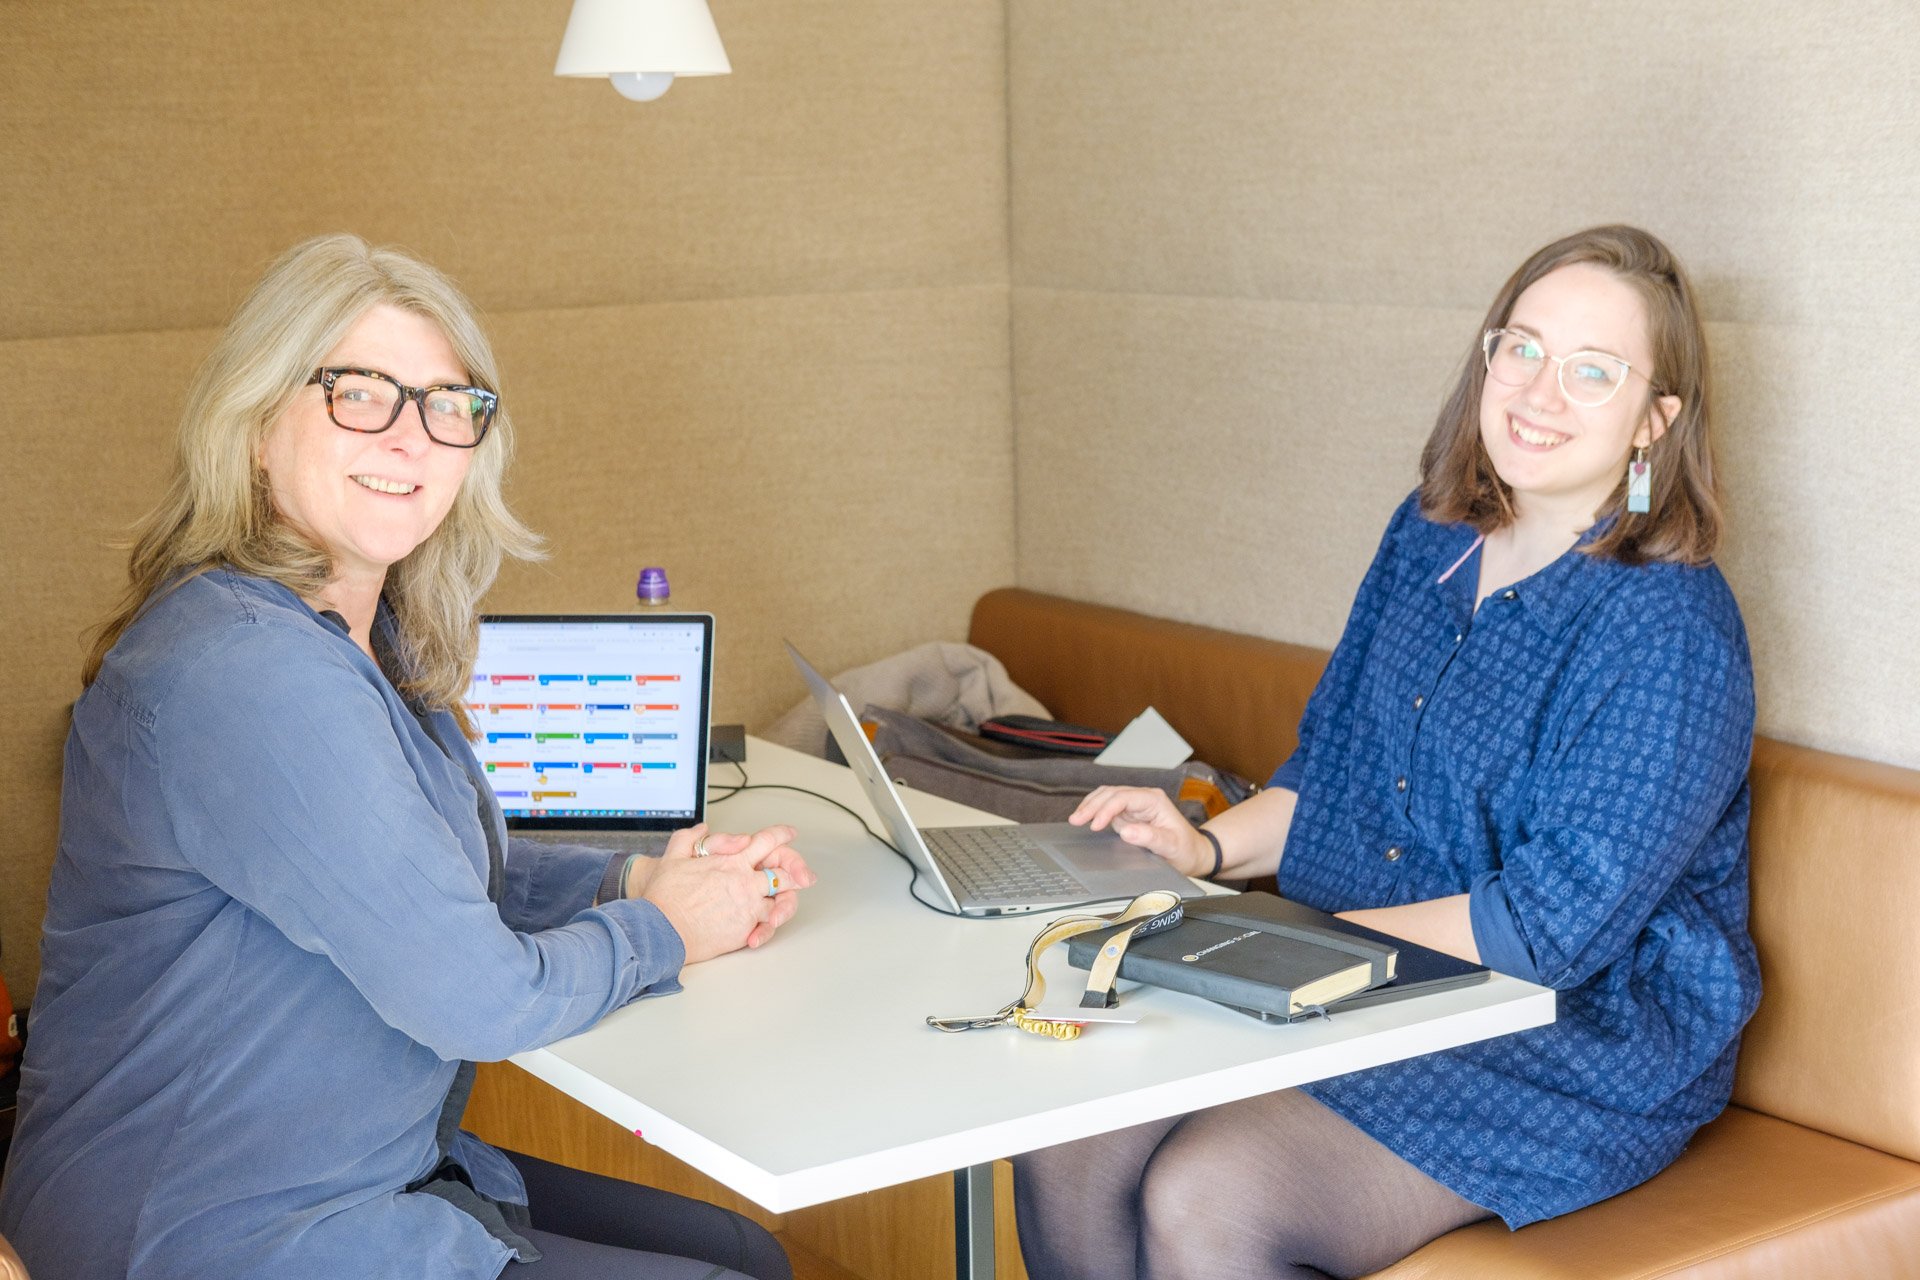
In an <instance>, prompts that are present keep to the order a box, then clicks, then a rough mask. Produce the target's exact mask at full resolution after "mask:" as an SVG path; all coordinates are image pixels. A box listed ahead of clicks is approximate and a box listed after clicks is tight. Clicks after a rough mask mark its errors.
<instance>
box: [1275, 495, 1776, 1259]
mask: <svg viewBox="0 0 1920 1280" xmlns="http://www.w3.org/2000/svg"><path fill="white" fill-rule="evenodd" d="M1474 541H1475V535H1474V532H1473V530H1472V529H1469V528H1466V527H1464V526H1459V525H1451V526H1449V525H1438V524H1434V523H1432V522H1430V521H1428V520H1426V519H1424V518H1423V517H1422V516H1421V515H1420V513H1419V509H1418V506H1417V503H1416V501H1415V500H1414V499H1412V498H1409V499H1408V500H1407V502H1406V503H1404V504H1403V505H1402V506H1401V507H1400V509H1399V510H1398V511H1397V512H1396V513H1395V515H1394V517H1393V520H1392V522H1391V523H1390V524H1389V525H1388V527H1387V532H1386V536H1385V538H1384V539H1383V540H1382V541H1381V544H1380V549H1379V552H1378V553H1377V554H1376V556H1375V558H1374V562H1373V566H1372V568H1370V569H1369V570H1368V572H1367V576H1366V579H1365V580H1364V581H1363V582H1362V583H1361V586H1360V592H1359V596H1358V598H1357V599H1356V600H1355V602H1354V606H1353V613H1352V616H1351V617H1350V618H1349V620H1348V622H1347V626H1346V630H1345V632H1344V634H1343V635H1342V636H1341V639H1340V644H1339V646H1338V647H1337V648H1336V649H1335V650H1334V654H1333V658H1332V660H1331V662H1330V663H1329V665H1328V667H1327V671H1326V674H1325V675H1324V676H1323V677H1322V678H1321V681H1320V684H1319V687H1318V688H1317V689H1316V690H1315V692H1314V695H1313V698H1312V700H1311V701H1310V702H1309V704H1308V707H1307V711H1306V714H1305V716H1304V717H1303V719H1302V722H1301V729H1300V747H1299V749H1298V751H1296V752H1295V754H1294V755H1293V756H1292V757H1291V758H1290V759H1289V760H1288V761H1287V762H1286V763H1285V764H1283V765H1282V766H1281V767H1280V769H1279V770H1278V771H1277V772H1276V773H1275V775H1274V778H1273V782H1274V784H1275V785H1279V786H1285V787H1290V788H1293V789H1294V790H1296V791H1297V792H1298V793H1299V802H1298V806H1297V808H1296V809H1295V813H1294V818H1293V826H1292V829H1291V831H1290V833H1289V835H1288V838H1287V844H1286V851H1285V856H1284V858H1283V861H1282V862H1281V866H1280V888H1281V892H1282V893H1283V894H1285V895H1286V896H1288V897H1291V898H1296V899H1299V900H1300V901H1303V902H1307V903H1310V904H1312V905H1314V906H1317V907H1320V908H1322V909H1324V910H1329V911H1344V910H1349V909H1353V908H1360V907H1384V906H1393V905H1397V904H1400V903H1408V902H1421V901H1426V900H1429V899H1433V898H1441V897H1447V896H1449V895H1453V894H1460V893H1470V894H1471V897H1470V899H1469V909H1470V913H1471V919H1472V923H1473V935H1474V940H1475V942H1476V944H1477V945H1478V946H1479V948H1480V954H1481V957H1482V959H1483V960H1484V961H1485V962H1486V963H1488V964H1489V965H1491V966H1493V967H1494V968H1496V969H1498V970H1500V971H1502V972H1505V973H1510V974H1513V975H1515V976H1517V977H1521V978H1526V979H1528V980H1529V981H1533V982H1539V983H1543V984H1545V985H1547V986H1550V987H1554V988H1556V989H1557V990H1558V991H1559V1010H1558V1018H1557V1021H1556V1022H1555V1023H1554V1024H1553V1025H1552V1026H1549V1027H1543V1028H1540V1029H1538V1030H1534V1031H1527V1032H1522V1033H1519V1034H1517V1035H1511V1036H1504V1037H1500V1038H1498V1039H1494V1040H1490V1041H1486V1042H1483V1043H1480V1044H1475V1045H1469V1046H1466V1047H1464V1048H1460V1049H1455V1050H1452V1051H1450V1052H1446V1053H1439V1054H1433V1055H1429V1056H1426V1057H1422V1058H1416V1059H1413V1060H1411V1061H1407V1062H1402V1063H1397V1064H1393V1065H1390V1066H1386V1067H1380V1068H1376V1069H1374V1070H1371V1071H1365V1072H1359V1073H1356V1074H1354V1075H1350V1076H1344V1077H1340V1078H1338V1079H1334V1080H1329V1081H1326V1082H1323V1083H1321V1084H1318V1085H1314V1086H1311V1087H1310V1089H1309V1092H1310V1093H1312V1094H1313V1096H1314V1097H1316V1098H1318V1099H1320V1100H1321V1101H1322V1102H1324V1103H1326V1104H1327V1105H1328V1106H1330V1107H1331V1108H1332V1109H1333V1110H1335V1111H1337V1112H1339V1113H1340V1114H1341V1115H1343V1116H1345V1117H1346V1118H1347V1119H1349V1120H1350V1121H1352V1122H1353V1123H1355V1124H1356V1125H1358V1126H1359V1127H1360V1128H1362V1129H1364V1130H1365V1131H1366V1132H1368V1133H1370V1134H1372V1135H1373V1136H1374V1137H1375V1138H1377V1139H1378V1140H1379V1141H1381V1142H1382V1143H1384V1144H1385V1145H1386V1146H1388V1147H1390V1148H1391V1149H1392V1150H1394V1151H1395V1152H1397V1153H1399V1155H1400V1156H1402V1157H1403V1158H1404V1159H1406V1160H1408V1161H1409V1162H1411V1163H1412V1164H1413V1165H1415V1166H1416V1167H1418V1168H1419V1169H1421V1170H1423V1171H1424V1172H1425V1173H1427V1174H1428V1175H1429V1176H1431V1177H1433V1178H1435V1179H1437V1180H1438V1181H1440V1182H1442V1183H1444V1184H1446V1185H1447V1186H1449V1187H1451V1188H1452V1189H1453V1190H1455V1191H1456V1192H1458V1193H1459V1194H1460V1195H1462V1196H1464V1197H1466V1198H1467V1199H1469V1200H1471V1201H1473V1202H1474V1203H1476V1204H1479V1205H1482V1206H1485V1207H1486V1208H1488V1209H1491V1210H1493V1211H1494V1212H1495V1213H1497V1214H1499V1215H1500V1216H1501V1217H1502V1218H1504V1219H1505V1220H1506V1221H1507V1222H1508V1224H1509V1225H1512V1226H1520V1225H1522V1224H1524V1223H1528V1222H1532V1221H1535V1220H1538V1219H1541V1218H1548V1217H1552V1216H1555V1215H1557V1214H1562V1213H1566V1212H1569V1211H1571V1210H1573V1209H1577V1208H1580V1207H1581V1206H1583V1205H1587V1204H1590V1203H1592V1202H1594V1201H1596V1200H1601V1199H1604V1198H1606V1197H1607V1196H1611V1195H1615V1194H1617V1193H1619V1192H1621V1191H1624V1190H1626V1189H1627V1188H1628V1187H1631V1186H1634V1185H1635V1184H1637V1183H1639V1182H1642V1181H1644V1180H1645V1179H1647V1178H1648V1177H1651V1176H1652V1175H1653V1174H1654V1173H1656V1172H1658V1171H1659V1170H1660V1169H1662V1168H1664V1167H1665V1166H1666V1165H1667V1164H1668V1163H1670V1162H1671V1161H1672V1160H1673V1158H1674V1157H1675V1156H1677V1155H1678V1154H1679V1153H1680V1150H1681V1149H1682V1148H1683V1147H1684V1146H1685V1145H1686V1142H1687V1140H1688V1138H1689V1137H1690V1136H1691V1135H1692V1134H1693V1132H1694V1130H1696V1129H1697V1128H1699V1126H1700V1125H1702V1124H1704V1123H1706V1122H1707V1121H1708V1120H1710V1119H1712V1118H1713V1117H1714V1116H1716V1115H1718V1114H1719V1112H1720V1111H1721V1109H1722V1108H1723V1107H1725V1105H1726V1102H1727V1099H1728V1096H1729V1095H1730V1093H1731V1091H1732V1087H1733V1065H1734V1054H1735V1051H1736V1049H1737V1047H1738V1043H1739V1034H1740V1029H1741V1027H1742V1026H1743V1025H1744V1024H1745V1023H1746V1020H1747V1018H1748V1017H1749V1016H1750V1015H1751V1014H1752V1013H1753V1010H1754V1007H1755V1005H1756V1004H1757V1003H1758V1001H1759V994H1760V979H1759V969H1758V966H1757V964H1756V962H1755V958H1754V950H1753V944H1752V941H1751V939H1750V938H1749V936H1748V933H1747V839H1746V837H1747V812H1748V793H1747V784H1746V771H1747V764H1748V758H1749V755H1750V753H1751V750H1752V741H1753V715H1754V706H1753V676H1752V667H1751V663H1750V660H1749V657H1748V653H1747V642H1746V632H1745V629H1744V627H1743V625H1742V623H1741V621H1740V613H1739V610H1738V608H1737V607H1736V605H1735V604H1734V600H1733V595H1732V593H1731V592H1730V591H1729V590H1728V588H1727V585H1726V582H1725V580H1724V579H1723V578H1722V577H1721V576H1720V573H1719V571H1718V570H1717V569H1715V568H1713V567H1711V566H1704V567H1688V566H1682V565H1673V564H1647V565H1641V566H1628V565H1625V564H1622V563H1620V562H1618V561H1616V560H1612V559H1605V558H1601V557H1596V556H1593V555H1589V554H1587V553H1586V552H1585V551H1583V550H1581V549H1579V548H1576V549H1574V550H1572V551H1569V552H1567V553H1566V554H1565V555H1563V556H1561V557H1560V559H1558V560H1556V561H1555V562H1554V563H1553V564H1551V565H1549V566H1547V567H1546V568H1545V569H1542V570H1541V571H1540V572H1538V573H1536V574H1534V575H1533V576H1532V577H1530V578H1527V579H1525V580H1524V581H1522V582H1518V583H1515V584H1513V586H1512V588H1511V589H1502V590H1499V591H1496V592H1495V593H1494V594H1493V595H1491V596H1490V597H1488V598H1487V600H1486V601H1485V602H1484V603H1482V604H1481V605H1480V607H1479V610H1478V613H1477V614H1476V612H1475V609H1474V603H1475V600H1474V597H1475V583H1476V579H1477V578H1478V567H1479V566H1478V560H1477V556H1476V555H1471V554H1469V552H1470V550H1471V548H1472V547H1473V545H1474ZM1463 557H1465V559H1464V560H1463ZM1450 569H1453V570H1456V571H1455V572H1452V573H1449V570H1450Z"/></svg>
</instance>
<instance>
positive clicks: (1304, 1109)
mask: <svg viewBox="0 0 1920 1280" xmlns="http://www.w3.org/2000/svg"><path fill="white" fill-rule="evenodd" d="M1013 1172H1014V1199H1015V1206H1016V1210H1017V1213H1018V1221H1019V1229H1020V1251H1021V1253H1022V1255H1023V1256H1024V1257H1025V1259H1026V1264H1027V1271H1028V1273H1029V1274H1030V1275H1031V1276H1032V1277H1033V1280H1077V1278H1080V1277H1084V1278H1086V1280H1196V1278H1198V1277H1205V1278H1206V1280H1284V1278H1287V1277H1306V1276H1336V1277H1351V1276H1363V1275H1366V1274H1368V1273H1369V1272H1373V1271H1378V1270H1379V1269H1380V1268H1382V1267H1385V1266H1388V1265H1389V1264H1391V1263H1394V1262H1397V1261H1399V1260H1400V1259H1401V1258H1404V1257H1405V1256H1406V1255H1407V1254H1409V1253H1412V1252H1413V1251H1414V1250H1415V1249H1418V1248H1419V1247H1420V1246H1421V1245H1423V1244H1425V1243H1426V1242H1427V1241H1429V1240H1431V1239H1433V1238H1434V1237H1435V1236H1439V1235H1442V1234H1444V1233H1446V1232H1448V1231H1451V1230H1453V1229H1454V1228H1455V1227H1459V1226H1464V1225H1466V1224H1467V1223H1469V1222H1475V1221H1478V1220H1479V1219H1481V1218H1485V1217H1488V1216H1490V1215H1489V1214H1488V1213H1487V1211H1486V1210H1485V1209H1482V1208H1481V1207H1480V1206H1478V1205H1475V1204H1471V1203H1469V1202H1468V1201H1466V1200H1463V1199H1461V1198H1460V1197H1459V1196H1457V1195H1455V1194H1454V1193H1453V1192H1452V1191H1450V1190H1448V1189H1447V1188H1446V1187H1443V1186H1441V1185H1440V1184H1439V1183H1438V1182H1435V1181H1434V1180H1433V1179H1431V1178H1429V1177H1427V1176H1426V1175H1425V1174H1423V1173H1421V1172H1420V1171H1419V1170H1418V1169H1415V1168H1414V1167H1413V1166H1412V1165H1410V1164H1408V1163H1407V1162H1406V1161H1404V1160H1402V1159H1401V1158H1400V1157H1399V1156H1396V1155H1395V1154H1393V1152H1391V1151H1389V1150H1387V1149H1386V1148H1385V1147H1383V1146H1381V1145H1380V1144H1379V1143H1377V1142H1375V1141H1374V1140H1373V1139H1372V1138H1370V1137H1368V1136H1367V1135H1366V1134H1364V1133H1362V1132H1361V1131H1360V1130H1358V1129H1356V1128H1354V1127H1353V1126H1352V1125H1350V1124H1348V1123H1347V1122H1346V1121H1345V1120H1343V1119H1341V1118H1340V1117H1339V1116H1337V1115H1335V1114H1334V1113H1333V1112H1331V1111H1329V1110H1328V1109H1327V1108H1325V1107H1323V1106H1321V1105H1320V1104H1319V1103H1317V1102H1315V1101H1314V1100H1313V1099H1312V1098H1309V1097H1308V1096H1307V1095H1306V1094H1304V1093H1300V1092H1298V1091H1296V1090H1287V1091H1285V1092H1282V1093H1270V1094H1266V1095H1264V1096H1262V1097H1258V1098H1248V1099H1246V1100H1245V1101H1242V1102H1230V1103H1227V1104H1226V1105H1225V1106H1219V1107H1214V1108H1213V1109H1212V1110H1209V1111H1199V1112H1195V1113H1194V1114H1192V1115H1188V1116H1178V1117H1175V1118H1174V1119H1171V1120H1157V1121H1154V1122H1153V1123H1151V1124H1143V1125H1139V1126H1137V1127H1135V1128H1132V1129H1122V1130H1120V1131H1119V1132H1117V1133H1109V1134H1103V1135H1102V1136H1100V1137H1097V1138H1087V1139H1085V1140H1083V1141H1080V1142H1070V1143H1067V1144H1065V1145H1063V1146H1058V1147H1053V1148H1050V1149H1048V1150H1045V1151H1035V1152H1031V1153H1029V1154H1027V1155H1024V1156H1017V1157H1015V1158H1014V1162H1013Z"/></svg>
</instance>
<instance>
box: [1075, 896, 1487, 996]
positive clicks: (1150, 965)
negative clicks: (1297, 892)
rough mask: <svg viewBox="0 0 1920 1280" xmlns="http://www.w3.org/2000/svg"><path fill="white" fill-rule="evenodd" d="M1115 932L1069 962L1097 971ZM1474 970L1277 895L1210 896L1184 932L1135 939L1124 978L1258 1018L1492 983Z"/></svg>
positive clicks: (1090, 936) (1193, 907) (1078, 950)
mask: <svg viewBox="0 0 1920 1280" xmlns="http://www.w3.org/2000/svg"><path fill="white" fill-rule="evenodd" d="M1112 932H1114V931H1113V930H1102V931H1100V932H1096V933H1085V934H1081V935H1080V936H1079V937H1077V938H1074V939H1072V940H1071V941H1070V942H1069V943H1068V948H1067V963H1069V964H1071V965H1073V966H1074V967H1075V968H1079V969H1085V968H1089V967H1091V965H1092V963H1093V959H1094V956H1095V955H1097V954H1098V952H1099V948H1100V945H1101V944H1102V943H1103V942H1104V941H1105V940H1106V938H1107V937H1108V936H1109V934H1110V933H1112ZM1487 974H1488V970H1487V968H1486V967H1485V966H1484V965H1475V964H1468V963H1467V962H1466V961H1464V960H1458V959H1455V958H1454V957H1452V956H1449V955H1444V954H1442V953H1441V952H1438V951H1431V950H1428V949H1427V948H1425V947H1421V946H1416V945H1415V944H1413V943H1410V942H1404V941H1401V940H1400V939H1398V938H1392V937H1389V936H1387V935H1386V934H1383V933H1377V932H1375V931H1374V930H1371V929H1364V928H1362V927H1360V926H1359V925H1356V924H1350V923H1348V922H1347V921H1345V920H1340V919H1338V918H1336V917H1334V916H1331V915H1329V914H1327V913H1326V912H1324V911H1316V910H1314V909H1313V908H1312V907H1308V906H1303V905H1301V904H1300V903H1297V902H1289V901H1287V900H1286V899H1285V898H1277V897H1275V896H1274V895H1272V894H1270V893H1242V894H1234V895H1231V896H1227V897H1217V898H1202V899H1198V900H1194V901H1189V902H1188V903H1187V904H1186V918H1185V919H1184V920H1183V921H1182V922H1181V923H1180V924H1179V925H1178V926H1177V927H1175V928H1172V929H1168V930H1165V931H1163V932H1160V933H1155V934H1150V935H1148V936H1146V937H1144V938H1138V939H1136V940H1135V941H1134V942H1133V943H1132V945H1130V946H1129V947H1128V949H1127V953H1126V955H1125V957H1124V958H1123V959H1122V960H1121V962H1120V976H1121V977H1122V978H1125V979H1127V980H1129V981H1132V982H1144V983H1147V984H1149V985H1152V986H1156V987H1166V988H1167V989H1169V990H1172V991H1185V992H1188V993H1189V994H1192V995H1197V996H1201V997H1203V998H1205V999H1208V1000H1213V1001H1215V1002H1217V1003H1220V1004H1224V1005H1229V1006H1231V1007H1233V1008H1236V1009H1239V1010H1241V1011H1243V1012H1246V1013H1249V1014H1252V1015H1254V1016H1256V1017H1260V1018H1266V1019H1277V1020H1286V1019H1291V1018H1295V1017H1299V1016H1301V1015H1302V1014H1305V1013H1311V1012H1314V1011H1315V1010H1317V1009H1320V1008H1325V1007H1327V1006H1333V1007H1334V1008H1359V1007H1361V1006H1364V1005H1370V1004H1378V1003H1381V1002H1383V1001H1386V1000H1395V999H1399V998H1401V997H1402V996H1406V995H1412V994H1415V993H1416V992H1426V991H1438V990H1445V989H1447V988H1449V987H1457V986H1465V985H1467V984H1469V983H1474V982H1481V981H1484V980H1485V979H1486V977H1487Z"/></svg>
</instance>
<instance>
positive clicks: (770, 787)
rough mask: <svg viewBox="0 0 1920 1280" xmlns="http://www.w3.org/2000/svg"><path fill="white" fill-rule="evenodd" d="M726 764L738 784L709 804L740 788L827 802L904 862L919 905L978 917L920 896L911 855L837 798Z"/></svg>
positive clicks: (951, 915)
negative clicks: (757, 778)
mask: <svg viewBox="0 0 1920 1280" xmlns="http://www.w3.org/2000/svg"><path fill="white" fill-rule="evenodd" d="M727 763H728V764H730V765H732V766H733V767H734V768H735V769H738V770H739V771H740V781H739V782H738V783H735V784H734V785H732V786H729V787H727V788H726V789H725V790H724V791H723V792H722V793H721V794H720V795H709V796H708V797H707V803H708V804H710V805H713V804H720V803H721V802H723V801H726V800H731V799H733V798H734V797H735V796H737V795H739V794H740V793H741V792H742V791H793V792H798V793H799V794H800V795H803V796H812V797H813V798H814V799H815V800H824V801H826V802H827V803H828V804H830V805H832V806H833V807H834V808H836V809H838V810H840V812H842V813H844V814H846V815H847V816H848V817H850V818H852V819H853V820H854V821H855V822H857V823H859V824H860V829H861V830H862V831H864V832H866V833H867V835H869V836H870V837H872V838H873V839H875V840H877V841H879V842H880V843H881V844H882V845H884V846H885V847H886V850H887V852H889V853H891V854H892V855H893V856H894V857H896V858H898V859H900V861H902V862H904V863H906V864H907V870H908V871H909V872H911V873H912V878H911V879H910V880H908V881H907V895H908V896H909V897H911V898H912V899H913V900H914V901H915V902H917V903H919V904H920V905H921V906H923V907H925V908H926V909H927V910H929V911H937V912H939V913H940V914H941V915H943V916H947V917H949V918H951V919H954V920H978V919H980V918H981V917H979V916H970V915H967V914H966V913H965V912H962V911H951V910H949V909H947V908H946V907H943V906H941V905H940V904H939V903H937V902H933V901H930V900H929V899H927V898H924V897H922V896H921V895H920V868H919V867H918V866H916V865H914V861H913V859H912V858H909V857H908V856H907V855H906V854H905V853H902V852H901V851H900V847H899V846H898V845H896V844H894V842H893V841H891V840H889V839H887V838H886V837H885V836H883V835H881V834H880V833H879V832H878V831H875V830H874V829H873V828H872V827H870V826H868V825H867V820H866V819H865V818H863V817H861V816H860V813H859V811H858V810H856V809H853V808H850V807H848V806H847V805H844V804H841V803H840V802H839V801H838V800H835V799H834V798H833V797H832V796H829V795H822V794H821V793H820V792H818V791H811V790H809V789H807V788H806V787H796V786H792V785H790V784H788V783H785V782H754V781H753V780H751V779H750V778H748V777H747V766H746V765H745V764H744V763H743V762H741V761H739V760H729V761H727Z"/></svg>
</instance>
